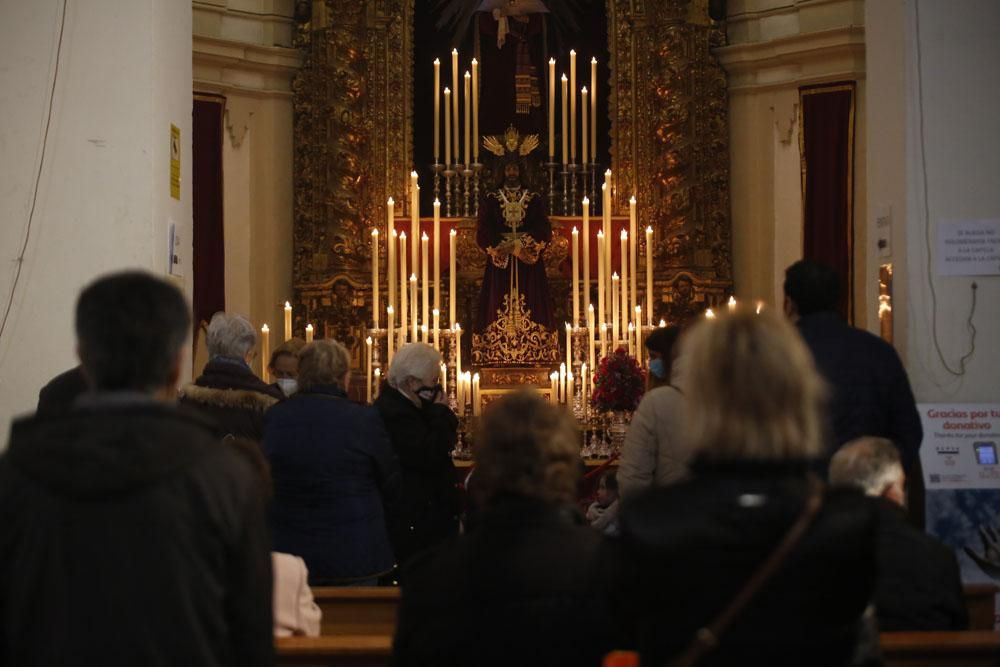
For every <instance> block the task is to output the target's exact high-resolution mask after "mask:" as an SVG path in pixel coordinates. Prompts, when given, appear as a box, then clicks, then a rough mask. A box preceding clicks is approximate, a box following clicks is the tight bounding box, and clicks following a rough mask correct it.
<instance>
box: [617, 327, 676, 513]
mask: <svg viewBox="0 0 1000 667" xmlns="http://www.w3.org/2000/svg"><path fill="white" fill-rule="evenodd" d="M680 334H681V329H680V327H676V326H670V327H662V328H659V329H656V330H655V331H653V333H652V334H650V335H649V337H648V338H647V339H646V341H645V344H646V348H647V351H648V352H649V391H647V392H646V394H645V395H644V396H643V397H642V402H641V403H639V407H638V408H637V409H636V411H635V413H634V414H633V415H632V422H631V423H630V424H629V429H628V433H626V435H625V446H624V447H623V448H622V455H621V458H620V459H619V464H618V487H619V492H620V493H621V497H622V498H623V499H625V500H627V499H628V498H629V497H630V496H635V494H636V493H638V492H639V491H642V490H643V489H645V488H648V487H650V486H664V485H667V484H671V483H673V482H676V481H678V480H680V479H682V478H683V477H684V476H685V475H686V474H687V462H688V459H689V458H690V455H691V452H690V450H689V448H688V447H687V445H686V443H685V439H684V437H683V431H682V427H683V421H684V412H685V398H684V392H683V390H682V389H681V388H680V386H678V383H679V379H678V378H679V376H680V373H679V372H678V370H679V367H680V366H681V365H682V364H681V360H678V359H677V355H676V352H677V349H678V346H677V340H678V338H679V337H680Z"/></svg>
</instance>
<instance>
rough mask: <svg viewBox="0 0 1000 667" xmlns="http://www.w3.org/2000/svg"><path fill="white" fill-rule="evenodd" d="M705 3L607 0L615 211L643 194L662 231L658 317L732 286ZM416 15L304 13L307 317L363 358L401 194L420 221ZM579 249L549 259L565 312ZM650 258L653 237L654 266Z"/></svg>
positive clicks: (712, 35)
mask: <svg viewBox="0 0 1000 667" xmlns="http://www.w3.org/2000/svg"><path fill="white" fill-rule="evenodd" d="M301 5H308V3H300V6H301ZM706 8H707V0H608V3H607V15H608V23H609V25H608V41H609V50H610V61H611V81H610V82H609V84H610V85H609V87H608V89H609V95H610V105H609V107H610V114H611V165H610V167H611V169H612V170H613V174H614V177H613V183H612V185H613V193H614V194H613V197H614V198H613V207H614V214H615V215H616V216H617V215H627V214H628V199H629V197H630V196H631V195H632V194H633V193H634V194H635V196H636V197H637V199H638V211H639V226H640V228H641V229H642V228H645V227H646V226H647V225H650V226H652V228H653V230H654V233H653V239H654V244H655V245H654V253H653V256H654V280H655V294H654V301H655V303H656V305H655V306H654V308H655V310H656V311H657V312H656V317H657V318H660V317H663V318H665V319H667V320H672V321H677V320H682V319H686V318H688V317H690V316H692V315H693V314H695V313H697V312H700V310H702V309H703V308H705V307H708V306H714V305H717V304H719V303H721V302H723V301H724V300H725V299H726V298H728V296H729V295H730V294H731V293H732V255H731V247H730V246H731V244H730V216H729V173H728V169H729V147H728V136H729V130H728V121H727V97H726V78H725V73H724V71H723V70H722V68H721V67H720V65H719V64H718V62H717V61H716V59H715V57H714V56H713V54H712V50H713V49H714V48H716V47H719V46H722V45H723V44H724V40H725V29H724V26H723V25H722V24H720V23H716V22H713V21H711V20H710V19H709V18H708V16H707V9H706ZM413 11H414V6H413V0H369V1H361V0H359V1H358V2H340V1H338V0H325V1H323V2H321V1H316V2H313V3H312V11H311V12H301V14H300V17H299V19H300V23H299V31H298V46H299V48H301V49H302V51H303V56H304V65H303V68H302V70H301V72H300V73H299V75H298V77H297V78H296V80H295V83H294V108H295V136H294V142H295V163H294V164H295V232H294V233H295V239H294V248H295V250H294V252H295V256H294V276H293V280H294V285H295V304H294V306H295V313H296V314H295V328H296V330H297V331H301V330H302V329H303V328H304V326H305V323H306V322H312V323H313V324H314V326H316V329H317V336H320V337H324V336H329V337H336V338H337V339H338V340H341V341H342V342H346V343H349V344H350V345H351V347H352V348H353V351H354V353H355V360H356V362H360V361H361V352H362V348H363V339H364V336H365V335H366V334H365V330H366V328H367V327H369V326H370V322H371V313H370V304H371V294H370V291H371V269H370V267H371V236H370V230H371V228H372V226H373V225H375V224H378V225H379V226H380V228H382V229H384V224H385V223H384V220H385V214H386V213H385V206H386V205H385V202H386V199H387V198H388V196H390V195H393V196H394V197H395V199H396V202H397V204H396V214H397V216H405V217H407V218H408V217H409V210H408V205H409V197H408V196H407V182H406V181H407V173H408V169H409V166H410V165H411V164H412V162H413V160H412V149H411V143H412V142H411V138H412V136H413V135H412V133H413V132H414V131H423V130H422V129H415V128H413V127H412V109H413V103H414V102H413V98H412V89H413V86H412V72H413V69H412V68H413V62H412V52H413V48H412V25H413V21H412V16H413ZM418 103H419V102H418ZM428 103H429V102H428ZM554 226H557V227H558V223H557V221H554ZM457 228H458V231H459V238H458V255H459V266H460V267H461V268H460V281H459V285H460V288H459V295H457V296H458V299H459V304H458V307H459V312H460V320H462V321H467V322H468V321H471V317H470V316H469V315H468V313H471V312H474V309H475V299H476V295H477V294H478V282H479V280H480V279H481V277H482V268H483V266H484V262H485V259H484V256H483V253H482V251H480V250H479V248H478V247H477V246H476V244H475V224H474V220H462V221H459V223H458V225H457ZM557 239H558V237H557ZM642 245H643V246H644V245H645V241H643V242H642ZM384 252H385V251H384V245H383V252H382V255H383V256H382V258H381V259H382V262H381V265H382V266H383V267H384V266H385V264H384V259H385V257H384ZM567 254H568V247H567V243H566V242H565V238H563V239H562V240H561V241H560V240H557V242H556V244H555V247H554V248H552V249H551V250H550V254H549V255H547V258H546V266H547V267H548V271H549V274H550V276H551V277H553V278H555V279H556V280H554V281H552V290H553V297H554V299H555V300H556V303H557V306H556V307H557V310H559V309H560V306H559V304H560V303H561V297H562V296H564V295H565V294H566V293H567V292H568V286H566V285H563V284H562V283H564V282H565V280H562V281H560V280H559V275H558V274H559V271H560V268H559V265H560V263H561V261H560V260H564V259H565V258H566V256H567ZM553 255H559V258H556V257H554V256H553ZM645 256H646V252H645V248H644V247H642V248H641V249H640V252H639V257H640V261H641V263H642V264H644V262H645ZM553 260H555V261H553ZM640 270H641V271H644V270H645V267H644V266H642V265H641V266H640ZM640 275H642V274H640ZM383 296H384V295H383ZM448 296H450V295H448ZM383 303H384V301H383Z"/></svg>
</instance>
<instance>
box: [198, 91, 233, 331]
mask: <svg viewBox="0 0 1000 667" xmlns="http://www.w3.org/2000/svg"><path fill="white" fill-rule="evenodd" d="M225 104H226V99H225V98H224V97H221V96H214V95H202V94H196V96H195V99H194V114H193V115H194V118H193V123H192V142H193V144H194V145H193V147H192V150H191V154H192V163H193V164H192V172H193V173H192V181H193V184H192V188H191V194H192V199H193V205H194V239H193V242H194V261H193V265H194V266H193V268H192V270H193V271H194V304H193V305H194V325H195V330H196V331H197V329H198V327H199V325H200V323H201V322H207V321H208V320H210V319H211V318H212V314H213V313H215V312H217V311H220V310H225V309H226V282H225V275H226V272H225V267H226V264H225V254H226V253H225V246H224V244H223V236H222V231H223V227H222V131H223V127H222V114H223V111H224V110H225Z"/></svg>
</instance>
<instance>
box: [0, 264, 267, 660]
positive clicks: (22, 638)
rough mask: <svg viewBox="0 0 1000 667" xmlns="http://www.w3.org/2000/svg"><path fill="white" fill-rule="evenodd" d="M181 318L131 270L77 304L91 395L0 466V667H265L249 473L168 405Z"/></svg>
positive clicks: (28, 424)
mask: <svg viewBox="0 0 1000 667" xmlns="http://www.w3.org/2000/svg"><path fill="white" fill-rule="evenodd" d="M190 321H191V320H190V314H189V310H188V306H187V304H186V303H185V301H184V297H183V295H181V293H180V292H179V291H178V290H177V289H176V288H175V287H173V286H172V285H169V284H168V283H166V282H163V281H161V280H159V279H157V278H154V277H152V276H150V275H148V274H145V273H140V272H125V273H118V274H114V275H110V276H107V277H104V278H101V279H98V280H97V281H95V282H94V283H92V284H91V285H89V286H88V287H86V288H85V289H84V290H83V292H82V293H81V295H80V298H79V301H78V302H77V309H76V337H77V349H78V353H79V356H80V360H81V362H82V367H83V372H84V375H85V377H86V379H87V382H88V384H89V386H90V391H89V392H87V393H86V394H83V395H81V396H80V397H79V398H78V399H77V401H76V403H75V405H74V407H73V408H72V409H71V410H69V411H67V412H65V413H63V414H57V415H53V416H47V417H46V416H34V417H27V418H22V419H19V420H17V421H15V422H14V424H13V427H12V429H11V436H10V442H9V449H8V450H7V452H6V453H5V454H4V455H3V457H2V458H0V665H4V666H6V665H11V666H13V665H17V666H18V667H32V666H35V665H38V666H41V665H69V666H72V665H81V666H83V665H122V666H125V665H128V666H129V667H132V666H134V665H154V664H155V665H165V664H171V665H195V666H204V667H222V666H224V665H234V666H235V665H260V666H263V665H270V664H271V660H272V657H273V656H272V653H273V651H272V640H271V586H272V584H271V560H270V553H269V548H270V540H269V535H268V532H267V525H266V521H265V508H264V501H263V499H262V497H261V494H260V490H259V485H258V482H257V481H256V478H255V476H254V472H253V471H252V470H251V469H250V467H249V465H248V464H247V463H246V462H245V461H243V460H241V459H240V458H239V456H238V455H237V454H236V453H235V452H234V451H233V450H232V449H231V448H228V447H221V446H220V445H219V443H218V441H217V440H216V438H215V437H214V435H213V433H212V431H211V425H210V424H209V423H208V422H207V421H206V420H205V419H204V418H203V417H201V416H200V415H198V414H195V413H192V412H190V411H187V410H185V409H184V408H181V407H178V406H177V405H176V403H175V401H174V399H175V396H176V387H177V381H178V378H179V376H180V369H181V363H182V357H183V350H184V346H185V342H186V340H187V337H188V333H189V327H190Z"/></svg>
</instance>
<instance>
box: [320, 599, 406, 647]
mask: <svg viewBox="0 0 1000 667" xmlns="http://www.w3.org/2000/svg"><path fill="white" fill-rule="evenodd" d="M312 592H313V598H314V599H315V600H316V604H317V605H319V608H320V609H321V610H322V611H323V623H322V626H321V628H322V629H321V630H320V632H321V634H323V635H331V636H333V635H341V636H343V635H383V636H387V637H392V635H393V634H395V632H396V616H397V615H398V612H399V589H398V588H389V587H371V588H368V587H358V588H341V587H316V588H313V589H312Z"/></svg>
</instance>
